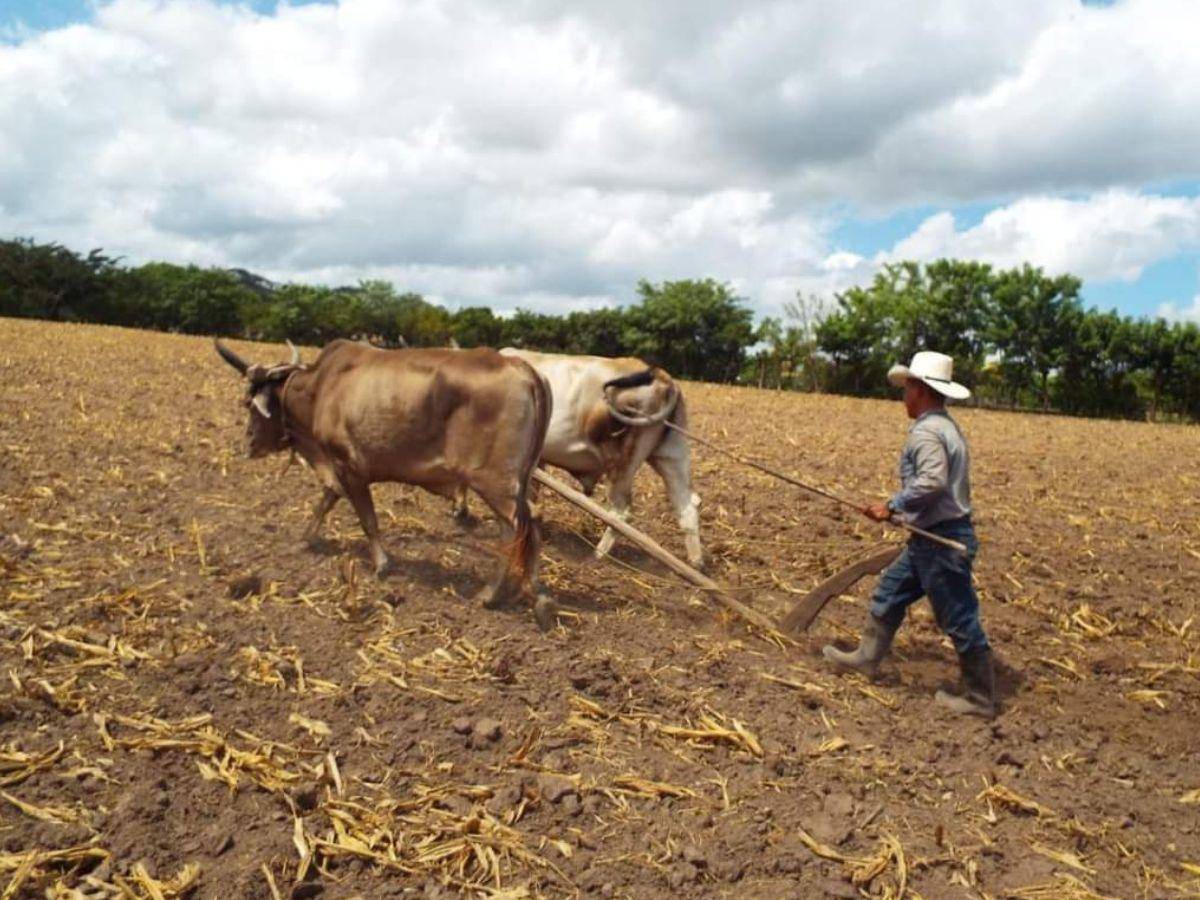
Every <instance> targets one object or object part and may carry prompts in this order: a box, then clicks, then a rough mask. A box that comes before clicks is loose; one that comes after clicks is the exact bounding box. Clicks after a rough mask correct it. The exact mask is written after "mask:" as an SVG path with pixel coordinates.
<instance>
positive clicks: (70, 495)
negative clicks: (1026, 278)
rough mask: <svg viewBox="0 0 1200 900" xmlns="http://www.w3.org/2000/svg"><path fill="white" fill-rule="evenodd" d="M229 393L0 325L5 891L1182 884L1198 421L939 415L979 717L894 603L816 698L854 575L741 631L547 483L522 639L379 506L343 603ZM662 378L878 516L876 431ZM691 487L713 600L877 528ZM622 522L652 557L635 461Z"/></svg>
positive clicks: (657, 890)
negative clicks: (987, 649) (873, 637)
mask: <svg viewBox="0 0 1200 900" xmlns="http://www.w3.org/2000/svg"><path fill="white" fill-rule="evenodd" d="M233 346H235V347H236V348H237V349H238V350H239V352H242V353H244V354H245V355H247V356H248V357H250V358H254V359H258V360H260V361H264V362H272V361H277V360H281V359H284V358H286V351H285V350H284V349H283V348H280V347H266V346H255V345H253V344H246V343H241V342H234V343H233ZM305 355H306V356H307V357H308V358H309V359H311V358H312V357H313V351H312V350H311V349H310V350H307V351H305ZM241 390H242V389H241V385H240V384H239V383H238V380H237V378H236V376H235V374H234V373H233V372H232V371H231V370H230V369H229V368H228V367H227V366H225V365H224V364H223V363H222V362H221V361H220V360H219V359H218V358H217V356H216V354H215V353H214V352H213V350H212V345H211V342H209V341H207V340H203V339H199V338H188V337H180V336H170V335H159V334H149V333H141V332H134V331H125V330H120V329H111V328H101V327H83V326H72V325H58V324H45V323H38V322H21V321H13V320H2V319H0V895H2V896H3V897H4V898H9V897H26V896H28V897H43V896H47V897H148V898H149V897H164V898H165V897H174V896H182V895H189V894H190V895H191V896H195V897H206V898H228V897H264V898H269V897H272V896H278V897H289V896H290V897H314V896H318V895H320V896H325V897H337V898H341V897H347V898H348V897H363V898H375V897H392V896H397V897H398V896H410V895H411V896H459V895H469V896H489V895H494V896H504V897H520V896H573V895H576V894H584V895H593V894H596V895H599V896H604V897H610V896H611V897H626V896H628V897H639V898H647V897H655V896H662V895H664V894H667V893H672V894H676V895H679V896H691V897H716V896H727V897H764V898H765V897H772V898H773V897H793V896H794V897H820V896H834V897H857V896H871V897H899V896H908V897H917V896H921V897H927V898H934V897H1018V898H1058V897H1095V896H1111V897H1174V896H1186V895H1191V896H1196V895H1198V892H1200V758H1198V756H1197V751H1198V748H1200V738H1198V737H1197V736H1198V735H1200V692H1198V688H1200V681H1198V676H1200V652H1198V646H1197V632H1198V631H1200V622H1198V621H1197V616H1198V613H1200V599H1198V597H1200V429H1197V428H1186V427H1176V426H1163V425H1159V426H1154V425H1147V424H1137V423H1124V422H1096V421H1081V420H1072V419H1066V418H1057V417H1050V416H1023V415H1013V414H1003V413H989V412H981V411H975V410H969V409H965V410H962V411H961V412H959V413H958V417H959V420H960V422H961V423H962V424H963V426H964V428H965V431H966V433H967V435H968V437H969V439H970V441H971V446H972V451H973V457H974V472H973V479H974V491H975V502H976V507H977V515H976V523H977V529H978V532H979V536H980V539H981V544H982V549H981V551H980V557H979V559H978V561H977V564H976V577H977V580H978V586H979V592H980V595H981V601H982V604H983V617H984V625H985V627H986V628H987V629H988V631H989V634H990V636H991V639H992V642H993V644H994V646H995V648H996V651H997V654H998V656H999V658H1000V660H1001V662H1002V664H1001V667H1000V676H1001V677H1000V681H1001V687H1002V691H1003V703H1004V710H1003V714H1002V716H1001V717H1000V718H999V719H998V720H997V721H995V722H984V721H978V720H971V721H965V720H952V719H950V718H948V717H946V716H945V715H943V714H942V713H940V712H939V711H938V709H937V707H936V706H935V705H934V703H933V700H932V694H933V691H934V690H935V688H936V687H937V686H938V685H939V683H940V682H942V681H945V680H949V679H952V678H954V677H955V676H956V671H955V664H954V655H953V652H952V650H951V648H950V646H949V644H948V643H947V642H946V641H945V640H944V639H943V638H942V637H941V635H940V634H939V632H938V631H937V629H936V627H935V626H934V624H933V621H932V617H931V615H930V614H929V612H928V609H927V607H925V606H921V607H920V608H918V609H917V610H916V611H915V613H914V615H912V616H911V617H910V620H909V622H908V623H907V624H906V626H905V628H904V629H903V630H902V631H901V633H900V636H899V638H898V640H897V644H896V648H895V653H894V655H893V657H892V658H891V660H890V661H889V662H887V663H886V664H885V667H884V671H883V675H882V678H881V679H880V680H879V681H878V682H877V683H875V684H869V683H867V682H865V681H863V680H861V679H858V678H849V677H839V676H837V675H835V674H833V673H831V672H829V671H828V670H827V669H826V668H825V666H824V665H823V663H822V660H821V658H820V647H821V645H822V644H824V643H826V642H829V641H831V640H833V641H844V642H847V643H849V642H852V641H853V639H854V636H855V635H856V634H857V630H858V626H859V624H860V622H861V620H862V619H863V617H864V615H865V608H864V600H865V598H866V596H867V594H868V592H869V590H870V587H871V585H872V583H873V580H872V579H867V580H866V581H865V582H864V583H862V584H860V585H859V586H858V587H856V588H855V589H854V591H853V592H852V594H850V595H848V596H846V597H843V598H841V599H838V600H835V601H834V602H832V603H830V605H829V606H828V607H827V608H826V611H825V612H824V614H823V615H822V616H821V617H820V618H819V619H818V620H817V621H816V623H814V625H813V627H812V629H811V630H810V631H809V632H808V633H807V634H804V635H802V636H800V637H799V638H798V639H797V640H796V641H795V642H779V641H771V640H768V639H765V638H764V637H763V636H762V635H760V634H757V633H755V632H753V631H750V630H748V629H747V628H746V627H745V626H744V625H743V624H742V623H741V622H739V621H738V620H736V619H733V618H731V617H730V616H729V615H728V614H727V613H725V612H723V611H722V610H721V608H720V607H718V606H717V605H716V604H714V603H713V602H712V601H711V600H710V599H709V598H706V597H705V596H703V595H702V594H701V592H699V591H696V590H693V589H691V588H689V587H688V586H686V585H684V584H683V583H681V582H679V581H677V580H675V579H674V578H673V576H671V575H670V574H669V573H668V572H667V571H666V570H665V569H664V568H662V567H661V566H659V565H658V564H656V563H654V562H653V561H651V560H650V559H649V558H648V557H646V556H645V555H644V554H643V553H642V552H641V551H639V550H637V549H635V548H633V547H631V546H629V545H628V544H624V543H621V544H618V548H617V551H616V553H615V560H614V561H610V562H604V563H595V562H593V561H592V558H591V553H592V551H591V547H590V545H589V542H592V543H594V542H595V541H596V540H597V538H598V536H599V533H600V529H599V526H598V525H597V524H596V523H595V522H593V521H591V520H589V519H588V518H587V517H585V516H584V515H583V514H582V513H580V512H577V511H576V510H575V509H574V508H573V507H570V506H569V505H568V504H566V503H565V502H564V501H562V500H561V499H559V498H557V497H555V496H550V495H546V494H543V498H542V513H543V518H544V522H545V535H546V545H545V558H544V563H543V581H544V582H545V584H546V585H547V586H548V587H549V588H550V590H551V591H552V592H553V594H554V595H555V596H556V598H557V599H558V600H559V601H560V603H561V604H562V605H563V607H564V610H565V613H566V614H565V615H564V616H563V617H562V618H561V619H560V625H559V627H557V628H555V629H554V630H552V631H551V632H549V633H546V634H542V633H540V632H539V631H538V630H537V628H536V627H535V625H534V623H533V620H532V617H531V615H530V614H529V612H528V610H523V609H515V608H514V609H511V610H503V611H498V612H491V611H485V610H483V609H480V608H478V607H477V606H476V605H475V604H474V603H473V602H472V601H470V600H469V599H468V598H469V597H470V596H471V594H473V593H474V591H476V590H477V589H478V588H479V587H480V586H481V585H482V583H483V580H484V578H485V575H486V573H487V572H488V571H489V566H490V557H489V555H488V554H489V547H490V546H491V544H492V542H493V540H494V538H495V536H496V534H497V529H496V527H495V526H494V524H493V523H492V522H491V521H490V520H488V519H481V520H479V521H477V522H476V523H474V524H471V525H468V526H465V527H464V526H460V525H458V524H456V523H455V521H454V520H453V519H452V518H451V517H450V515H449V505H448V503H447V502H446V501H445V500H443V499H441V498H437V497H432V496H429V495H425V494H422V493H420V492H419V491H417V490H415V489H413V488H409V487H403V486H391V485H389V486H380V487H377V488H376V490H375V495H376V503H377V506H378V508H379V510H380V518H381V522H382V524H383V526H384V537H385V541H386V544H387V547H388V549H389V551H390V552H391V553H392V555H393V557H394V559H395V561H396V566H395V571H394V573H393V574H392V575H391V576H390V577H389V578H388V579H387V580H386V581H377V580H376V579H374V577H373V576H371V575H370V574H369V567H368V564H367V560H366V556H365V542H364V540H363V538H362V534H361V531H360V529H359V527H358V524H357V522H356V521H355V519H354V517H353V513H352V511H351V510H350V509H349V507H348V506H346V505H345V504H343V505H341V506H339V507H338V508H337V509H336V510H335V512H334V513H333V514H332V515H331V517H330V521H329V528H328V529H327V532H326V540H325V541H324V542H323V543H322V544H321V545H320V546H318V547H317V548H315V549H313V548H309V547H307V546H305V545H302V544H301V542H300V535H301V532H302V530H303V528H304V525H305V523H306V521H307V519H308V516H309V514H310V510H311V507H312V504H313V502H314V501H315V500H316V497H317V493H318V491H317V488H316V485H315V483H314V481H313V478H312V476H311V475H310V474H309V473H308V472H306V471H305V470H304V469H303V468H302V467H301V466H298V465H297V466H293V467H292V468H291V469H290V470H289V471H287V472H286V473H284V474H281V473H282V470H283V464H284V458H283V457H278V458H272V459H268V460H260V461H251V460H247V459H245V458H244V456H243V449H242V441H243V438H242V432H243V427H244V415H245V413H244V411H243V409H242V408H241V406H240V399H241ZM686 392H687V397H688V403H689V411H690V415H691V425H692V428H693V429H694V430H695V431H696V432H697V433H699V434H701V435H704V436H706V437H707V438H709V439H711V440H714V441H718V442H721V443H723V444H726V445H728V446H729V447H731V448H732V449H734V450H737V451H739V452H741V453H743V454H746V455H748V456H750V457H753V458H755V459H758V460H761V461H762V462H765V463H767V464H769V465H773V466H776V467H778V468H781V469H783V470H785V471H789V472H794V473H796V474H797V475H798V477H801V478H804V479H806V480H810V481H813V482H816V483H819V484H821V485H823V486H825V487H826V488H829V489H831V490H836V491H840V492H844V493H846V494H847V495H850V496H852V497H856V498H861V499H863V500H868V499H875V498H882V497H884V496H885V495H886V494H887V493H889V492H890V490H891V489H892V486H893V482H894V478H895V475H894V467H895V459H896V455H897V452H898V450H899V446H900V444H901V442H902V440H903V436H904V430H905V428H906V425H907V420H906V419H905V417H904V411H903V408H902V406H901V404H900V403H898V402H891V403H888V402H874V401H862V400H853V399H846V398H838V397H828V396H807V395H796V394H782V393H771V392H764V391H756V390H751V389H742V388H730V387H718V386H711V385H699V384H695V385H687V386H686ZM694 469H695V480H696V488H697V491H698V492H699V494H700V495H701V496H702V498H703V507H702V529H703V532H702V534H703V538H704V541H705V545H706V550H707V551H708V552H709V554H710V557H711V561H710V565H709V574H710V575H712V577H714V578H715V579H716V580H717V581H719V582H721V583H722V584H725V585H728V586H730V588H731V589H733V590H735V591H736V592H737V593H736V595H737V596H738V597H739V598H740V599H742V600H744V601H745V602H747V603H749V604H750V605H752V606H753V607H755V608H756V609H758V610H762V611H764V612H766V613H768V614H769V615H771V616H774V617H779V616H782V615H783V613H784V612H786V610H787V609H788V608H789V605H790V604H791V603H793V602H795V600H796V599H797V598H798V597H800V596H801V595H802V594H803V593H804V592H806V591H807V590H808V589H809V588H811V587H812V586H813V585H814V584H816V583H817V582H818V581H820V580H821V579H822V578H824V577H826V576H828V575H829V574H831V573H832V572H833V571H835V570H836V569H838V568H839V567H841V566H842V565H843V564H845V563H848V562H850V561H852V560H854V559H856V558H858V557H860V556H863V555H865V554H867V553H869V552H871V551H872V550H875V549H877V548H879V547H880V546H882V545H883V544H884V543H885V542H887V541H896V540H899V539H900V538H899V536H898V535H896V534H895V533H893V532H890V531H889V530H887V529H885V528H884V527H882V526H876V525H873V524H872V523H870V522H868V521H867V520H865V519H863V518H861V517H859V516H856V515H855V514H853V513H852V512H848V511H842V510H840V509H839V508H838V507H836V506H833V505H831V504H829V503H828V502H827V501H823V500H820V499H817V498H813V497H809V496H806V495H804V494H802V493H799V492H796V491H794V490H793V489H791V488H789V487H787V486H785V485H782V484H780V483H778V482H775V481H772V480H771V479H769V478H768V477H767V476H765V475H762V474H760V473H757V472H755V471H752V470H749V469H745V468H740V467H737V466H735V465H734V464H733V463H730V462H727V461H725V460H723V459H721V458H720V457H717V456H715V455H713V454H712V453H710V452H708V451H706V450H705V449H703V448H696V450H695V454H694ZM481 508H482V505H481V504H479V503H478V502H476V503H475V504H474V509H475V510H476V513H477V514H478V513H479V512H480V511H481ZM632 521H633V522H634V524H636V525H638V526H639V527H641V528H643V529H644V530H646V531H647V532H649V533H650V534H651V535H653V536H655V537H656V538H657V539H658V540H659V541H660V542H661V543H663V544H664V545H665V546H666V547H668V548H670V549H672V550H674V551H675V552H677V553H681V552H682V541H681V539H680V535H679V533H678V530H677V529H676V527H675V525H674V523H673V521H672V520H671V518H670V515H669V510H668V508H667V504H666V501H665V498H664V496H663V493H662V490H661V485H660V484H659V483H658V482H657V478H656V476H655V475H654V474H653V472H651V471H650V470H649V469H647V470H646V471H645V472H643V473H642V475H641V476H639V480H638V484H637V493H636V500H635V509H634V514H633V519H632Z"/></svg>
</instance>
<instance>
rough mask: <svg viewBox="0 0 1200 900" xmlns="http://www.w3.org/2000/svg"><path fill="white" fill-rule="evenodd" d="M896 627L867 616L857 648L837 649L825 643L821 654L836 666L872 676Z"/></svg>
mask: <svg viewBox="0 0 1200 900" xmlns="http://www.w3.org/2000/svg"><path fill="white" fill-rule="evenodd" d="M895 636H896V629H895V628H891V627H889V626H888V625H887V624H885V623H884V622H883V621H881V620H879V619H877V618H875V617H874V616H868V617H867V627H866V628H865V629H863V633H862V638H861V639H860V640H859V643H858V649H856V650H851V651H849V652H847V651H845V650H839V649H838V648H837V647H835V646H833V645H832V644H826V645H825V647H824V649H822V650H821V653H822V655H823V656H824V657H825V658H826V659H827V660H829V661H830V662H831V663H833V664H834V665H836V666H840V667H842V668H845V669H854V670H855V671H856V672H861V673H862V674H863V675H866V676H867V677H868V678H874V677H875V673H876V672H877V671H878V670H879V664H880V663H881V662H883V658H884V657H885V656H887V652H888V650H890V649H891V646H892V638H893V637H895Z"/></svg>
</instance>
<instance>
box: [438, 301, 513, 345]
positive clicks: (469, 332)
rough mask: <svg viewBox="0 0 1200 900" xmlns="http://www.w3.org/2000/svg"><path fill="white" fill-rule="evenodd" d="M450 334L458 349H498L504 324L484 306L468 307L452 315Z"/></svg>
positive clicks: (501, 341)
mask: <svg viewBox="0 0 1200 900" xmlns="http://www.w3.org/2000/svg"><path fill="white" fill-rule="evenodd" d="M450 333H451V334H452V335H453V336H454V340H456V341H457V342H458V345H459V346H460V347H500V346H501V344H502V343H503V342H504V322H503V321H502V320H500V319H498V318H496V316H495V315H494V314H493V313H492V311H491V309H490V308H488V307H486V306H468V307H467V308H466V309H460V310H459V311H458V312H456V313H455V314H454V316H453V318H452V321H451V324H450Z"/></svg>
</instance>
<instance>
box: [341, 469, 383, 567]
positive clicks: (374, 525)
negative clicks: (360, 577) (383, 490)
mask: <svg viewBox="0 0 1200 900" xmlns="http://www.w3.org/2000/svg"><path fill="white" fill-rule="evenodd" d="M345 487H346V498H347V499H348V500H349V501H350V503H351V504H352V505H353V506H354V511H355V512H356V513H358V521H359V524H361V525H362V530H363V532H364V533H365V534H366V536H367V544H368V545H369V547H370V550H371V563H372V564H373V565H374V566H375V574H376V575H377V576H378V577H380V578H382V577H383V576H384V575H386V574H387V570H388V562H389V560H388V555H387V552H386V551H385V550H384V549H383V541H381V540H380V539H379V520H378V519H377V518H376V517H375V503H374V501H372V500H371V486H370V485H369V484H363V483H360V482H353V483H350V484H346V486H345Z"/></svg>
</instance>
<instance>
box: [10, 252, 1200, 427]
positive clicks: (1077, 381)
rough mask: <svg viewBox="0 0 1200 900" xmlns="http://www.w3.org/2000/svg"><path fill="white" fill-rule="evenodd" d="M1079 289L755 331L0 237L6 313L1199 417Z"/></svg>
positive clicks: (883, 288) (1196, 348)
mask: <svg viewBox="0 0 1200 900" xmlns="http://www.w3.org/2000/svg"><path fill="white" fill-rule="evenodd" d="M1080 288H1081V283H1080V281H1079V279H1077V278H1075V277H1073V276H1070V275H1061V276H1054V277H1052V276H1048V275H1046V274H1045V273H1044V272H1043V271H1042V270H1041V269H1037V268H1034V267H1031V266H1028V265H1026V266H1021V267H1019V268H1014V269H1008V270H997V269H994V268H992V267H991V266H989V265H987V264H984V263H977V262H965V261H959V260H940V261H938V262H934V263H930V264H928V265H921V264H919V263H913V262H904V263H895V264H890V265H886V266H884V267H883V268H882V269H881V270H880V271H879V272H878V273H877V274H876V276H875V278H874V279H873V281H872V282H871V284H869V285H865V286H858V287H852V288H849V289H847V290H845V291H842V292H840V293H837V294H835V295H834V296H833V298H832V300H831V301H823V300H821V299H820V298H817V297H813V296H806V295H803V294H798V295H797V296H796V298H795V300H794V301H792V302H791V303H789V304H787V305H786V306H785V308H784V315H783V316H782V317H779V318H773V317H768V318H765V319H763V320H762V321H761V322H759V323H758V324H757V325H755V322H754V317H753V313H752V312H751V310H750V309H749V308H748V307H747V305H746V304H745V301H744V300H743V298H741V297H739V296H737V294H736V293H735V292H734V291H733V290H732V289H731V288H730V287H729V286H728V285H725V284H722V283H719V282H717V281H714V280H712V279H697V280H681V281H667V282H662V283H660V284H652V283H650V282H648V281H641V282H639V283H638V285H637V286H636V299H635V300H634V301H633V302H631V303H629V304H628V305H626V306H624V307H621V308H619V309H597V310H589V311H577V312H572V313H568V314H565V315H554V314H548V313H538V312H532V311H529V310H518V311H517V312H516V313H514V314H512V315H508V316H497V315H496V314H495V313H494V311H493V310H492V309H491V308H489V307H486V306H473V307H466V308H462V309H458V310H449V309H446V308H445V307H442V306H440V305H438V304H435V303H431V302H429V301H427V300H425V299H424V298H423V297H422V296H421V295H419V294H416V293H412V292H399V291H397V290H396V288H395V287H394V286H393V285H392V284H390V283H389V282H386V281H378V280H373V281H362V282H359V283H358V284H356V285H353V286H345V287H324V286H314V285H301V284H274V283H272V282H270V281H268V280H266V279H264V278H261V277H260V276H257V275H254V274H253V273H250V272H247V271H245V270H241V269H219V268H201V267H198V266H180V265H174V264H171V263H165V262H154V263H148V264H146V265H142V266H135V267H131V266H125V265H122V264H121V261H120V260H119V259H117V258H114V257H111V256H108V255H106V254H104V253H103V252H102V251H100V250H93V251H91V252H89V253H87V254H86V255H84V254H80V253H76V252H73V251H71V250H69V249H67V248H65V247H62V246H61V245H58V244H39V243H35V242H34V241H32V240H29V239H14V240H4V241H0V315H4V316H20V317H28V318H41V319H54V320H65V321H85V322H97V323H103V324H111V325H125V326H130V327H135V328H150V329H156V330H162V331H176V332H183V333H189V334H212V335H225V336H234V337H245V338H249V339H253V340H263V341H278V342H282V341H283V340H284V339H290V340H292V341H295V342H297V343H304V344H311V345H320V344H323V343H325V342H327V341H329V340H332V339H333V338H336V337H356V338H364V339H367V340H370V341H372V342H374V343H377V344H379V345H381V346H399V345H401V344H402V343H407V344H409V345H412V346H445V345H447V344H449V343H450V342H451V341H453V342H455V343H457V344H458V345H459V346H462V347H475V346H493V347H499V346H518V347H529V348H533V349H540V350H546V351H552V352H553V351H556V352H563V353H588V354H597V355H601V356H637V357H640V358H642V359H645V360H646V361H648V362H651V363H654V364H657V365H661V366H664V367H665V368H667V369H668V370H669V371H671V372H672V373H673V374H674V375H676V376H678V377H681V378H689V379H696V380H703V381H718V382H741V383H747V384H756V385H758V386H760V387H771V388H778V389H785V390H801V391H831V392H837V393H848V394H857V395H864V396H871V395H878V396H882V395H885V394H886V393H887V390H888V389H887V383H886V378H885V376H886V372H887V369H888V368H889V367H890V366H891V365H892V364H893V363H894V362H896V361H897V360H907V359H908V358H909V357H911V355H912V353H913V352H915V351H917V350H921V349H937V350H941V351H942V352H945V353H949V354H951V355H953V356H954V358H955V373H956V379H957V380H959V381H962V382H963V383H964V384H966V385H967V386H968V387H970V388H971V389H972V391H973V392H974V394H975V398H976V399H977V401H979V402H983V403H987V404H991V405H1003V406H1011V407H1017V408H1039V409H1046V410H1058V411H1062V412H1068V413H1073V414H1079V415H1090V416H1121V417H1130V418H1144V417H1149V418H1173V419H1186V420H1190V421H1200V328H1198V327H1197V326H1196V325H1195V324H1192V323H1188V324H1183V323H1174V324H1172V323H1167V322H1165V321H1163V320H1161V319H1138V318H1131V317H1127V316H1121V315H1119V314H1117V313H1115V312H1101V311H1098V310H1095V309H1085V308H1084V307H1083V305H1082V302H1081V300H1080V298H1079V291H1080Z"/></svg>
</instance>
